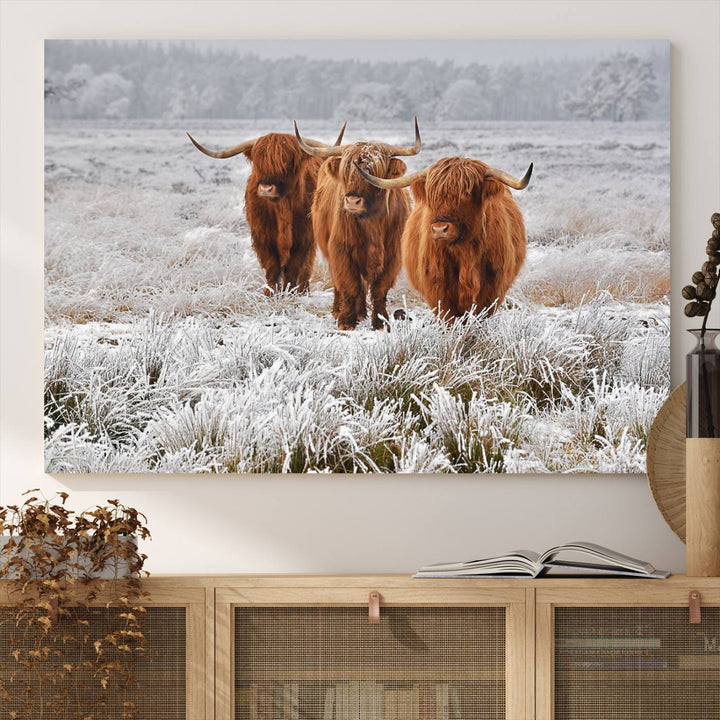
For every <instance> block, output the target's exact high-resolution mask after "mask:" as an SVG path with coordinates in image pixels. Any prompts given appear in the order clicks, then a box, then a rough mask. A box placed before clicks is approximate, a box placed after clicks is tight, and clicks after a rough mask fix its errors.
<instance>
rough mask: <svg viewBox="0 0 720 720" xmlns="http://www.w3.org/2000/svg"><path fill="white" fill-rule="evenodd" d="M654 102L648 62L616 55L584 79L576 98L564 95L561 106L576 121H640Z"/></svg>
mask: <svg viewBox="0 0 720 720" xmlns="http://www.w3.org/2000/svg"><path fill="white" fill-rule="evenodd" d="M657 99H658V94H657V86H656V84H655V73H654V72H653V69H652V64H651V62H650V60H641V59H640V58H639V57H637V55H630V54H628V53H616V54H615V55H613V56H612V57H611V58H609V59H607V60H602V61H601V62H599V63H598V64H597V65H595V67H594V68H593V69H592V70H591V71H590V73H588V75H586V76H585V78H584V79H583V81H582V83H581V85H580V88H579V90H578V92H577V94H576V95H574V96H566V98H565V100H564V101H563V107H564V108H565V109H566V110H568V111H569V112H570V113H572V114H573V115H574V116H575V117H576V118H580V119H585V120H600V119H609V120H614V121H616V122H622V121H623V120H627V119H631V120H640V119H641V118H642V117H644V116H645V114H646V112H647V109H648V107H649V106H650V105H651V104H652V103H653V102H655V101H656V100H657Z"/></svg>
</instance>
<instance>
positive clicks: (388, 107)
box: [335, 82, 406, 120]
mask: <svg viewBox="0 0 720 720" xmlns="http://www.w3.org/2000/svg"><path fill="white" fill-rule="evenodd" d="M405 105H406V102H405V98H404V96H403V95H402V93H400V92H398V91H397V90H395V89H394V88H393V87H392V86H391V85H388V84H385V83H379V82H367V83H360V84H358V85H356V86H355V87H354V88H353V89H352V91H351V93H350V96H349V97H348V98H347V99H346V100H345V101H344V102H342V103H340V104H339V105H338V107H337V108H336V110H335V116H336V117H338V118H346V119H352V120H393V119H397V118H402V117H404V116H405V113H406V110H405Z"/></svg>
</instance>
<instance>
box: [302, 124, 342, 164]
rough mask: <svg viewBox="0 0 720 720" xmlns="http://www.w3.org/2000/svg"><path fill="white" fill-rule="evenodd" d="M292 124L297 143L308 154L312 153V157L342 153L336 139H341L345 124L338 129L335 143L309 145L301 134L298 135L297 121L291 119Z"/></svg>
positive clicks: (325, 156) (324, 156)
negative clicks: (338, 132)
mask: <svg viewBox="0 0 720 720" xmlns="http://www.w3.org/2000/svg"><path fill="white" fill-rule="evenodd" d="M293 125H294V126H295V137H296V138H297V141H298V143H299V144H300V147H301V148H302V149H303V150H304V151H305V152H306V153H307V154H308V155H312V156H313V157H321V158H329V157H333V156H334V155H342V145H338V141H342V136H343V134H344V133H345V125H347V123H345V125H343V128H342V130H341V131H340V135H339V136H338V140H336V141H335V145H320V144H318V145H311V144H310V142H312V141H310V142H308V141H306V140H304V139H303V138H302V136H301V135H300V131H299V130H298V125H297V121H296V120H293Z"/></svg>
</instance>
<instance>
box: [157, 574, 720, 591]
mask: <svg viewBox="0 0 720 720" xmlns="http://www.w3.org/2000/svg"><path fill="white" fill-rule="evenodd" d="M149 582H151V583H153V584H155V583H157V584H162V585H175V586H180V587H183V586H184V587H228V588H229V587H237V588H248V587H287V588H304V587H329V588H331V587H337V588H351V587H352V588H357V587H369V588H374V587H386V588H394V587H395V588H413V589H415V590H422V589H423V588H426V589H433V590H437V589H441V588H445V589H448V590H449V589H470V588H476V589H484V590H500V589H503V588H537V589H540V588H542V589H544V590H549V589H553V588H557V589H561V588H583V589H598V588H601V587H604V588H612V589H619V588H630V587H632V588H638V587H654V588H661V587H668V588H670V587H674V588H677V587H694V588H720V577H712V578H710V577H687V576H686V575H680V574H678V575H671V576H670V577H668V578H666V579H664V580H657V579H644V578H642V579H637V578H621V577H554V578H413V577H412V575H407V574H390V573H388V574H367V575H365V574H347V575H342V574H334V575H329V574H328V575H320V574H265V575H263V574H224V575H202V574H196V575H165V574H162V575H161V574H157V575H155V574H154V575H152V577H151V578H150V580H149Z"/></svg>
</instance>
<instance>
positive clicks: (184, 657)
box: [0, 575, 720, 720]
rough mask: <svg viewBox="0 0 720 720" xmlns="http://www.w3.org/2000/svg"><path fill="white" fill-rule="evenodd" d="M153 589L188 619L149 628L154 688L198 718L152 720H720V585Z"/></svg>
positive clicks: (228, 584)
mask: <svg viewBox="0 0 720 720" xmlns="http://www.w3.org/2000/svg"><path fill="white" fill-rule="evenodd" d="M144 586H145V588H146V589H147V590H148V591H149V592H150V600H149V601H148V602H147V603H146V605H147V607H148V608H150V609H151V610H153V609H156V610H162V609H164V608H165V609H172V608H175V609H176V610H175V611H173V612H169V613H168V612H165V613H163V612H155V613H153V612H150V613H149V614H148V618H147V620H146V624H147V626H148V631H149V636H150V639H151V641H153V642H157V643H158V648H157V650H158V651H159V652H156V653H155V656H156V657H157V658H158V660H157V664H156V665H155V666H154V667H152V668H150V669H146V670H145V672H146V674H145V675H143V672H140V673H139V678H140V682H141V683H144V684H145V687H146V689H149V692H150V695H151V697H152V698H154V699H155V700H157V698H159V697H162V691H163V689H164V691H165V692H166V694H167V693H169V692H174V693H175V695H176V696H181V698H182V704H183V705H184V708H179V707H178V706H177V705H178V704H177V702H176V703H175V704H174V705H173V704H172V703H170V704H168V702H167V700H165V701H163V702H160V701H159V700H157V702H155V704H154V705H153V703H149V704H147V707H146V709H145V711H144V714H143V720H156V719H157V720H160V718H162V719H163V720H168V718H170V717H172V718H173V719H174V718H176V717H178V718H185V720H239V719H243V720H244V719H245V718H247V719H248V720H250V719H252V720H276V719H277V718H290V719H293V718H297V719H298V720H301V719H302V720H346V719H350V718H353V720H358V719H361V720H365V719H366V718H368V719H369V720H370V719H371V720H395V719H396V718H397V719H401V718H402V720H413V719H415V718H417V720H431V719H432V720H445V719H446V718H447V720H450V719H451V718H463V720H474V719H475V718H478V719H479V718H505V719H509V720H551V719H553V720H566V719H568V720H569V719H571V720H610V719H612V720H636V719H645V718H648V719H649V718H652V719H653V720H663V719H665V718H667V719H668V720H679V718H686V719H687V720H695V719H697V720H709V719H710V718H720V578H686V577H684V576H681V575H676V576H671V577H670V578H668V579H667V580H635V579H610V578H607V579H600V578H592V579H590V578H578V579H572V578H552V579H551V578H546V579H537V580H524V579H507V580H505V579H502V580H501V579H485V580H475V579H473V580H464V579H463V580H461V579H447V580H438V579H422V580H420V579H412V578H411V577H410V576H409V575H216V576H201V575H198V576H189V575H183V576H169V575H167V576H153V577H152V578H149V579H148V580H146V581H144ZM1 590H2V588H1V587H0V599H1V598H2V597H3V594H2V592H1ZM373 592H374V593H377V594H378V595H379V600H380V610H379V615H380V617H379V622H377V623H374V622H370V618H369V611H368V604H369V596H370V594H371V593H373ZM691 592H695V593H698V594H699V601H700V606H701V622H700V623H699V624H691V623H690V622H689V611H688V604H689V596H690V593H691ZM4 595H5V597H6V596H7V593H5V594H4ZM5 602H7V600H5ZM0 609H1V608H0ZM155 626H157V627H155ZM1 629H2V628H1V627H0V630H1ZM8 632H9V631H6V632H0V678H2V679H3V680H6V679H7V677H8V673H9V672H10V668H11V663H10V662H9V660H3V659H2V658H3V657H9V652H10V648H9V647H8V645H7V637H8ZM168 637H170V638H172V640H168ZM173 653H174V654H177V655H178V657H175V658H174V657H172V655H173ZM178 663H180V664H181V665H182V666H184V668H185V671H184V677H181V678H179V677H178V667H179V665H178ZM163 678H164V680H163ZM165 681H167V682H165ZM171 681H172V682H171ZM172 683H175V685H173V684H172ZM173 687H176V690H174V691H172V690H171V688H173ZM168 688H170V689H168ZM178 702H179V701H178ZM158 708H159V709H158ZM162 708H165V709H162ZM173 708H174V709H173ZM173 713H174V714H173ZM20 717H22V716H20Z"/></svg>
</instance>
